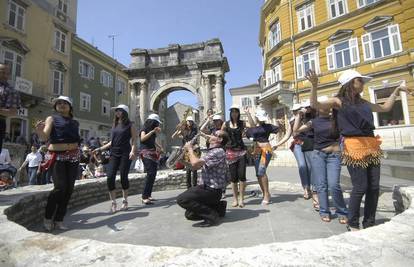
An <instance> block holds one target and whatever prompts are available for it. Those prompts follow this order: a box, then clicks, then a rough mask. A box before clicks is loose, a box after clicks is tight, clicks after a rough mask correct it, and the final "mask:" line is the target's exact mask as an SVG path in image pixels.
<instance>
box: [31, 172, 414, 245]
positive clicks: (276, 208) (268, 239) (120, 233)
mask: <svg viewBox="0 0 414 267" xmlns="http://www.w3.org/2000/svg"><path fill="white" fill-rule="evenodd" d="M268 176H269V179H270V184H271V186H270V187H271V193H272V201H273V203H272V204H271V205H268V206H262V205H260V202H261V198H260V197H259V196H253V195H248V196H247V198H246V201H245V202H246V206H245V207H244V208H233V207H231V202H232V198H231V192H230V191H231V190H230V189H228V190H227V199H226V200H227V201H228V210H227V211H228V212H227V214H226V217H225V218H224V219H223V220H222V222H221V224H220V225H218V226H215V227H210V228H202V229H200V228H195V227H193V226H192V225H193V224H194V223H195V222H192V221H187V220H186V219H185V218H184V211H183V209H181V208H180V207H179V206H178V205H177V204H176V202H175V199H176V196H177V195H178V194H179V193H180V192H182V191H183V190H172V191H163V192H155V193H154V194H153V197H155V198H157V199H158V201H156V202H155V204H154V205H149V206H145V205H142V204H140V203H139V199H140V195H135V196H130V197H129V202H130V208H129V210H128V211H125V212H117V213H116V214H109V213H108V210H109V206H110V202H109V201H106V202H102V203H99V204H96V205H92V206H89V207H85V208H82V209H78V210H73V211H70V212H69V214H68V216H67V217H66V218H65V223H66V224H67V225H68V226H69V228H70V230H69V231H66V232H60V233H56V234H59V235H62V236H68V237H73V238H89V239H94V240H98V241H104V242H109V243H129V244H135V245H151V246H178V247H185V248H209V247H216V248H220V247H223V248H226V247H234V248H237V247H247V246H253V245H259V244H267V243H274V242H285V241H295V240H304V239H314V238H324V237H329V236H332V235H336V234H340V233H344V232H345V231H346V229H345V226H344V225H341V224H339V223H338V220H337V219H333V220H332V222H330V223H324V222H322V221H321V220H320V218H319V215H318V213H317V212H315V211H314V210H313V209H312V207H311V205H312V201H311V200H304V199H303V197H302V190H301V187H300V185H299V184H298V183H299V177H298V172H297V169H296V168H289V167H270V168H269V170H268ZM247 177H248V183H249V186H248V189H247V190H248V191H251V190H257V189H258V185H257V183H256V180H255V178H254V169H253V168H252V167H249V168H248V172H247ZM342 181H343V184H344V188H347V187H349V186H348V185H349V178H347V177H346V176H344V177H343V179H342ZM295 183H296V185H294V184H295ZM394 183H397V184H404V183H407V184H411V185H413V184H414V182H412V181H407V180H402V181H401V180H399V179H398V180H396V179H391V180H390V179H383V180H382V189H383V191H384V192H383V193H382V194H381V197H380V202H379V208H378V215H377V222H378V223H383V222H385V221H388V220H389V219H390V218H391V217H392V216H393V215H394V207H393V203H392V198H391V192H390V191H391V190H390V189H391V188H392V185H393V184H394ZM348 196H349V194H348V193H346V194H345V197H346V200H347V199H348ZM119 202H120V200H119V201H118V203H119ZM119 205H120V203H119ZM33 230H37V231H42V230H41V227H40V226H37V227H35V228H34V229H33Z"/></svg>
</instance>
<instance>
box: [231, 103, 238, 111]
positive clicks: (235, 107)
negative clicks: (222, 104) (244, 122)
mask: <svg viewBox="0 0 414 267" xmlns="http://www.w3.org/2000/svg"><path fill="white" fill-rule="evenodd" d="M232 109H238V110H239V111H240V107H239V105H236V104H233V105H231V107H230V109H229V110H232Z"/></svg>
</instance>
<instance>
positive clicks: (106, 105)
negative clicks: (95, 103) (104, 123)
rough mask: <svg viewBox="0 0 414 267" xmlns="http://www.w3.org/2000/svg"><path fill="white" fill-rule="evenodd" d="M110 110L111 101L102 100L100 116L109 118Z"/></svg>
mask: <svg viewBox="0 0 414 267" xmlns="http://www.w3.org/2000/svg"><path fill="white" fill-rule="evenodd" d="M110 109H111V101H108V100H105V99H102V111H101V113H102V115H103V116H108V117H109V112H110Z"/></svg>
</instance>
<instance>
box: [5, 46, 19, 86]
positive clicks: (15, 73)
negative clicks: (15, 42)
mask: <svg viewBox="0 0 414 267" xmlns="http://www.w3.org/2000/svg"><path fill="white" fill-rule="evenodd" d="M3 59H4V60H3V61H4V63H5V64H6V65H9V67H10V77H11V79H12V80H13V81H15V80H16V77H21V76H22V72H23V56H22V55H20V54H18V53H16V52H14V51H11V50H6V49H4V52H3Z"/></svg>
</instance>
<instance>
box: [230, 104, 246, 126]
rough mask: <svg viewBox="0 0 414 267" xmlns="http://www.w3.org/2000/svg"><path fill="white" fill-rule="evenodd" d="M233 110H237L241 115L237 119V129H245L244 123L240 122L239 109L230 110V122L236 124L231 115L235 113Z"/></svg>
mask: <svg viewBox="0 0 414 267" xmlns="http://www.w3.org/2000/svg"><path fill="white" fill-rule="evenodd" d="M232 110H237V113H239V115H237V119H236V125H237V128H239V127H243V121H241V120H240V110H239V109H237V108H232V109H231V110H230V121H231V122H232V123H234V121H233V117H232V116H231V113H232V112H233V111H232Z"/></svg>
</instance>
